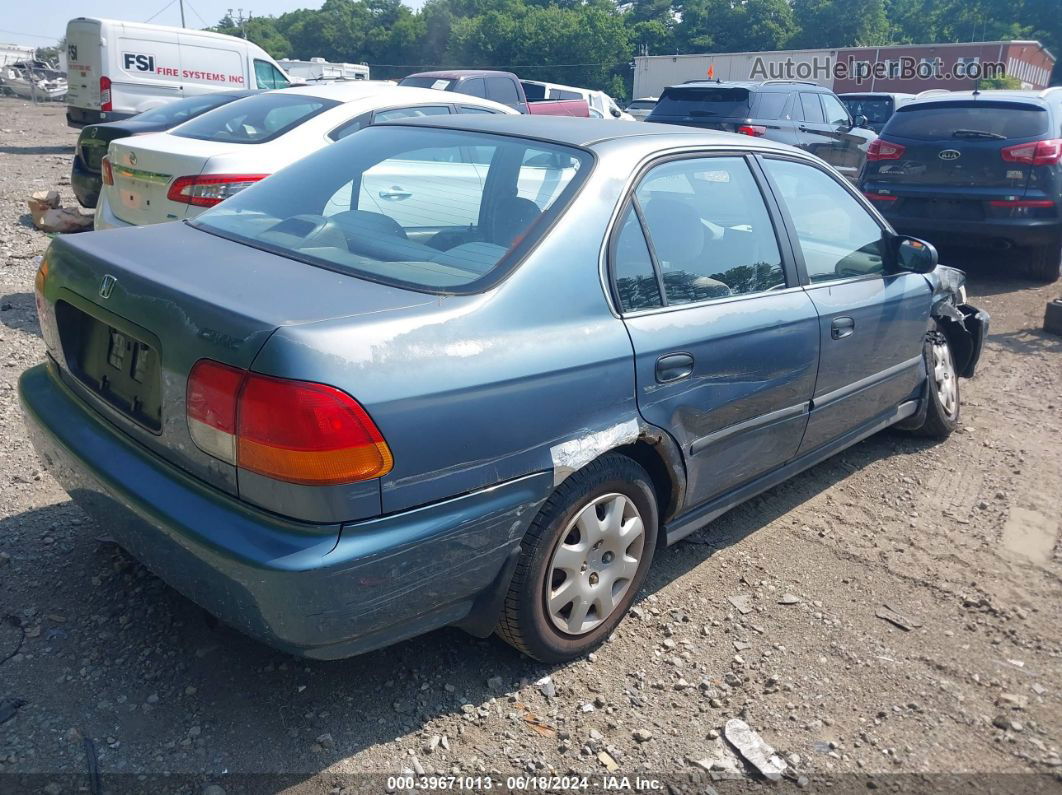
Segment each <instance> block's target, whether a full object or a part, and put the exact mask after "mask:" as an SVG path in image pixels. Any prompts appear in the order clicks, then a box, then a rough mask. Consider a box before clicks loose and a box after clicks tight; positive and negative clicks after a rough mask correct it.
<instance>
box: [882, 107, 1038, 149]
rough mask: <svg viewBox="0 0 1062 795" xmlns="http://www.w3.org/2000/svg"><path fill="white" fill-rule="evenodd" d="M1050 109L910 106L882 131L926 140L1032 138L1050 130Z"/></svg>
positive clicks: (897, 114)
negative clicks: (1048, 128) (1048, 127)
mask: <svg viewBox="0 0 1062 795" xmlns="http://www.w3.org/2000/svg"><path fill="white" fill-rule="evenodd" d="M1047 117H1048V114H1047V110H1046V109H1044V108H1039V107H1036V106H1033V105H1022V104H1019V103H1010V104H1003V103H999V104H993V105H990V104H988V103H986V102H977V101H976V100H975V101H974V102H962V103H960V102H949V103H947V104H945V103H934V104H926V105H907V106H905V107H902V108H900V109H899V110H897V111H896V113H895V114H894V115H893V117H892V118H891V119H889V122H888V124H886V125H885V129H884V130H882V134H886V133H887V134H890V135H897V136H899V137H901V138H915V139H921V140H925V141H939V140H941V139H944V138H1000V139H1004V138H1033V137H1035V136H1038V135H1045V134H1046V133H1047V124H1048V118H1047Z"/></svg>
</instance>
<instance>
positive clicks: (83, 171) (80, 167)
mask: <svg viewBox="0 0 1062 795" xmlns="http://www.w3.org/2000/svg"><path fill="white" fill-rule="evenodd" d="M102 186H103V177H101V176H100V174H99V173H98V172H96V171H89V169H88V168H87V167H86V166H85V164H84V163H83V162H82V161H81V155H80V154H77V155H74V165H73V166H72V167H71V169H70V187H71V188H73V190H74V196H76V197H77V200H78V202H80V203H81V206H82V207H95V206H96V204H97V203H98V202H99V199H100V188H101V187H102Z"/></svg>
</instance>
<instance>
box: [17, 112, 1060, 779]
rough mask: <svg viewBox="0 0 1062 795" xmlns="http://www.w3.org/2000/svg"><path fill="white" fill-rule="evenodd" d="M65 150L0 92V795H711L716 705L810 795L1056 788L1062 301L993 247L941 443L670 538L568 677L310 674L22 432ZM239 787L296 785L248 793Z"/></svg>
mask: <svg viewBox="0 0 1062 795" xmlns="http://www.w3.org/2000/svg"><path fill="white" fill-rule="evenodd" d="M75 138H76V135H75V133H74V132H73V131H71V130H68V129H67V128H66V126H65V123H64V118H63V108H62V106H59V105H56V106H52V107H50V108H43V107H36V108H35V107H33V106H31V105H29V104H28V103H25V102H19V101H16V100H13V99H2V100H0V323H2V325H0V438H2V445H0V614H2V615H3V621H2V622H0V659H4V658H7V659H6V660H4V662H2V663H0V721H3V722H2V724H0V791H3V790H5V789H6V790H7V791H12V790H13V789H16V788H20V787H25V788H37V789H42V790H44V791H47V792H49V793H56V792H74V791H79V790H80V791H92V789H91V787H92V786H93V784H92V777H91V775H90V771H91V764H92V763H93V761H94V760H95V761H97V762H98V769H99V770H100V771H101V772H102V773H103V774H104V776H105V777H107V778H105V780H104V789H105V790H106V791H120V790H122V789H125V788H141V789H142V790H143V791H185V792H200V791H203V790H205V791H209V792H210V793H212V794H213V793H218V792H219V791H220V790H219V789H218V788H219V787H220V788H223V789H224V790H225V791H227V792H238V791H244V790H245V789H248V788H254V787H257V788H258V789H260V790H263V791H270V790H275V789H279V788H280V786H281V785H282V784H286V785H290V786H293V787H295V788H296V789H297V790H298V791H307V792H330V791H331V792H338V791H340V790H341V789H343V788H349V789H350V790H351V791H371V792H383V791H384V790H385V789H387V786H388V785H387V781H386V779H385V778H383V777H379V778H375V779H366V778H358V777H357V776H355V775H354V774H359V773H366V772H373V773H377V774H383V775H386V774H389V773H391V774H393V773H401V772H402V771H406V772H408V773H409V774H416V775H419V774H420V773H425V774H427V775H431V774H450V773H454V772H457V773H462V774H468V775H478V776H485V775H489V776H492V777H493V779H492V780H493V782H495V788H498V787H499V786H502V785H504V783H505V781H506V777H507V776H510V775H519V774H535V775H548V774H552V773H556V774H566V773H569V772H578V773H583V774H587V775H589V776H591V778H590V783H591V785H594V786H600V785H601V783H602V782H601V776H602V775H604V774H606V773H608V772H609V771H610V770H615V772H616V774H617V775H627V776H631V777H633V776H641V777H643V778H645V779H647V780H651V781H656V782H658V783H662V784H666V785H669V786H670V787H671V791H673V792H689V793H693V792H709V791H711V789H710V788H711V787H714V788H716V789H717V790H718V791H720V792H725V791H730V789H728V788H729V787H738V788H741V787H742V786H743V785H742V784H741V782H745V783H746V784H748V783H750V782H753V781H755V780H756V777H755V775H754V774H753V772H752V769H751V768H750V767H748V766H746V765H744V764H743V763H742V762H741V761H739V759H738V757H737V756H736V755H735V753H734V751H733V749H732V747H731V746H729V745H728V744H727V743H726V742H725V740H724V738H723V737H721V735H720V733H721V732H722V731H723V728H724V726H725V724H726V723H727V721H728V720H729V719H732V718H741V719H743V720H744V721H746V722H747V723H748V724H749V725H750V726H751V727H752V728H753V729H754V730H756V731H757V732H759V733H760V734H761V736H762V737H763V738H764V739H765V740H767V742H769V743H770V744H771V745H773V746H774V748H776V749H777V750H778V752H779V754H781V755H782V756H783V758H784V759H786V760H787V762H788V765H789V767H790V768H791V769H792V770H791V772H790V774H791V775H793V777H794V779H796V778H799V784H800V785H801V786H804V787H806V788H807V790H809V791H820V790H823V789H826V788H827V787H830V788H831V791H832V792H839V791H846V790H847V789H849V788H851V789H855V790H864V789H866V787H867V783H866V781H865V780H861V779H857V777H856V775H855V774H858V775H865V774H880V775H876V776H875V779H874V781H872V782H871V785H872V786H875V787H880V788H884V789H888V790H891V789H900V790H905V791H912V792H914V791H917V792H925V791H933V790H936V789H942V788H944V786H945V785H946V784H947V785H948V786H954V787H956V789H955V791H967V790H968V789H980V788H982V787H987V788H990V789H991V788H994V789H995V791H999V792H1004V791H1006V792H1022V791H1033V790H1036V791H1044V792H1046V791H1056V792H1057V791H1059V790H1058V789H1057V787H1059V785H1060V779H1059V771H1062V758H1060V752H1062V582H1060V577H1062V548H1060V546H1059V543H1058V535H1059V517H1060V515H1062V339H1060V338H1057V337H1051V336H1049V335H1047V334H1044V333H1043V332H1042V331H1040V330H1039V328H1040V325H1041V322H1042V318H1043V313H1044V304H1045V301H1047V300H1048V299H1049V298H1053V297H1056V296H1057V295H1059V294H1062V284H1060V285H1055V286H1051V287H1037V286H1035V285H1031V284H1030V283H1028V282H1026V281H1024V280H1021V279H1019V278H1013V277H1012V276H1011V275H1009V273H1008V271H1009V270H1010V269H1012V268H1014V266H1015V265H1016V258H1015V257H1013V256H1011V257H1004V258H1001V259H997V260H995V261H985V262H980V263H977V262H972V261H970V260H968V259H963V258H962V256H963V255H956V256H950V255H949V256H948V257H945V261H946V262H948V263H950V264H954V265H958V266H963V267H967V266H968V267H969V270H970V281H969V285H968V286H969V292H970V300H971V302H972V303H974V304H976V305H978V306H981V307H983V308H985V309H987V310H988V311H989V312H990V313H991V315H992V332H991V337H990V340H989V343H988V348H987V350H986V352H985V354H984V357H983V358H982V363H981V366H980V372H979V374H978V376H977V377H976V378H975V379H973V380H972V381H969V382H963V384H962V388H963V390H964V395H963V396H964V403H965V406H964V410H963V411H964V413H963V418H962V427H961V429H960V432H958V433H956V434H955V435H953V436H952V437H951V438H950V439H949V440H948V441H947V442H945V443H942V444H931V443H927V442H925V441H919V440H915V439H912V438H909V437H906V436H903V435H901V434H899V433H895V432H886V433H882V434H879V435H877V436H875V437H873V438H871V439H869V440H867V441H865V442H863V443H861V444H859V445H857V446H856V447H854V448H852V449H850V450H848V451H847V452H845V453H843V454H841V455H838V456H836V457H834V458H832V459H830V460H829V461H827V462H825V463H823V464H821V465H819V466H817V467H815V468H814V469H812V470H810V471H808V472H806V473H804V474H802V475H800V476H799V477H797V478H795V479H793V480H792V481H790V482H788V483H786V484H784V485H783V486H780V487H779V488H776V489H773V490H772V491H770V492H768V493H766V494H764V495H763V496H761V497H759V498H756V499H754V500H752V501H751V502H749V503H748V504H746V505H744V506H742V507H740V508H738V509H736V510H734V511H732V512H731V513H729V514H727V515H725V516H724V517H723V518H721V519H719V520H717V521H716V522H714V523H713V524H711V525H710V526H709V527H706V528H705V529H703V530H702V531H700V532H698V533H697V534H695V535H694V536H693V537H691V538H690V539H689V540H688V541H686V542H683V543H680V544H679V545H677V546H675V547H673V548H671V549H669V550H667V551H664V552H662V553H661V554H659V555H658V556H657V559H656V562H655V565H654V568H653V571H652V572H651V574H650V579H649V585H648V587H647V589H646V590H645V592H644V594H643V595H642V598H641V599H640V601H639V602H638V604H637V606H636V608H635V609H634V611H633V614H632V615H631V616H629V617H628V619H627V620H625V621H624V622H623V624H621V626H620V628H619V630H618V631H617V632H616V634H615V636H614V637H613V638H612V640H611V641H610V642H608V643H607V644H605V645H604V646H603V647H601V649H600V650H599V651H598V652H597V653H596V654H594V655H593V656H592V658H591V659H588V660H584V661H580V662H576V663H573V664H569V665H563V666H559V667H551V666H544V665H539V664H536V663H534V662H532V661H530V660H528V659H526V658H522V657H521V656H520V655H518V654H517V653H515V652H514V651H513V650H511V649H510V648H509V647H508V646H506V645H504V644H503V643H501V642H500V641H498V640H496V639H490V640H485V641H484V640H475V639H472V638H470V637H469V636H467V635H465V634H463V633H461V632H460V631H457V630H445V631H440V632H436V633H434V634H432V635H429V636H427V637H422V638H419V639H415V640H411V641H408V642H406V643H402V644H400V645H398V646H396V647H393V648H390V649H386V650H383V651H379V652H375V653H372V654H367V655H365V656H362V657H359V658H355V659H351V660H346V661H341V662H332V663H321V662H309V661H306V660H301V659H296V658H292V657H289V656H286V655H284V654H281V653H278V652H276V651H273V650H271V649H269V648H267V647H265V646H262V645H260V644H259V643H257V642H255V641H252V640H249V639H247V638H245V637H243V636H241V635H239V634H237V633H235V632H234V631H232V630H229V629H227V628H225V627H224V626H218V625H217V624H216V623H215V622H212V621H210V620H208V619H207V617H206V616H205V614H204V612H203V611H202V610H200V609H199V608H198V607H196V606H195V605H194V604H192V603H191V602H189V601H187V600H186V599H184V598H183V597H181V596H180V595H178V594H177V593H175V592H174V591H172V590H170V589H169V588H168V587H167V586H166V585H164V584H163V583H162V582H160V581H159V580H158V579H156V578H155V577H154V576H153V575H152V574H150V573H149V572H148V571H146V570H145V569H143V568H142V567H141V566H140V565H138V564H137V563H136V562H134V561H133V560H132V559H130V558H129V557H127V556H126V555H125V554H124V553H123V552H122V551H121V550H120V549H118V548H117V547H115V546H114V545H113V544H111V543H110V542H109V541H108V539H107V528H106V527H105V526H100V525H97V524H95V523H94V522H92V521H91V520H89V519H88V518H87V517H86V516H85V515H84V514H82V512H81V511H80V510H79V509H78V508H77V507H76V506H75V505H73V504H72V503H71V502H70V500H69V499H68V498H67V495H66V494H65V493H64V492H63V491H62V490H61V489H60V488H59V487H58V486H57V485H56V483H55V482H54V481H52V479H51V478H50V477H49V475H48V474H47V473H45V472H43V471H42V468H41V464H40V463H39V462H38V460H37V457H36V455H35V454H34V452H33V449H32V448H31V446H30V443H29V441H28V440H27V438H26V435H25V431H24V428H23V423H22V419H21V415H20V411H19V408H18V402H17V398H16V392H15V387H16V381H17V378H18V376H19V373H20V372H21V371H22V370H23V369H25V368H26V367H29V366H30V365H32V364H35V363H37V362H39V361H40V360H41V359H42V357H43V356H44V347H43V344H42V343H41V340H40V336H39V329H38V326H37V323H36V315H35V308H34V300H33V293H32V291H33V278H34V273H35V271H36V268H37V262H36V259H35V258H36V257H38V256H39V255H40V254H42V253H43V252H44V250H45V247H46V246H47V244H48V238H47V236H46V235H44V234H42V233H40V232H37V231H35V230H34V229H33V228H32V226H31V225H30V221H29V217H28V216H27V214H26V206H25V199H26V197H27V196H28V195H29V193H30V192H31V191H33V190H42V189H48V188H53V187H55V186H57V185H60V186H62V187H61V188H60V190H61V193H62V197H63V201H64V204H68V205H73V204H74V199H73V195H72V194H71V193H70V188H69V185H68V182H69V180H68V175H69V166H70V159H71V154H72V151H73V144H74V141H75ZM886 604H887V605H888V606H889V607H890V608H891V609H892V610H893V611H894V612H895V613H898V614H900V616H901V617H899V618H898V620H899V621H900V622H901V623H904V624H906V626H907V627H908V629H906V630H905V629H902V628H900V627H899V626H897V625H896V624H894V623H891V622H890V621H889V620H885V619H883V618H880V617H878V613H879V612H881V611H883V609H884V606H885V605H886ZM893 617H894V618H896V616H893ZM544 677H549V679H548V680H543V678H544ZM12 699H15V700H23V701H24V702H25V703H24V704H22V705H21V706H20V707H19V708H17V709H15V708H14V707H13V705H12V702H11V700H12ZM5 702H6V703H5ZM15 703H17V702H15ZM12 710H14V712H15V714H14V716H13V717H10V719H6V720H5V718H6V717H7V715H5V712H7V713H10V712H11V711H12ZM792 771H795V773H793V772H792ZM262 773H284V774H287V777H286V778H284V779H279V778H268V777H265V778H246V777H244V774H262ZM11 774H36V775H35V776H33V777H31V778H21V779H20V778H16V777H15V776H14V775H11ZM114 774H129V775H127V776H125V777H124V778H123V777H121V776H116V777H113V778H111V776H112V775H114ZM897 774H915V775H911V776H903V775H897ZM943 774H961V776H960V778H958V779H947V778H945V777H944V776H943ZM727 779H733V781H727ZM631 783H632V786H633V779H631ZM778 786H779V787H786V786H795V781H794V780H793V779H791V780H790V783H789V784H788V785H787V784H786V783H785V782H783V783H782V784H781V785H778Z"/></svg>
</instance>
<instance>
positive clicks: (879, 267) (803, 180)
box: [764, 158, 885, 284]
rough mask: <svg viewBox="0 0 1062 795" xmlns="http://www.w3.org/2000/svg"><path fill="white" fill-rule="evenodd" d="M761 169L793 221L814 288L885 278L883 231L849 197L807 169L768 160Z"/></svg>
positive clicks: (822, 174)
mask: <svg viewBox="0 0 1062 795" xmlns="http://www.w3.org/2000/svg"><path fill="white" fill-rule="evenodd" d="M764 164H765V166H766V168H767V172H768V173H769V174H770V175H771V177H772V178H773V180H774V182H775V184H776V185H777V186H778V190H779V191H780V192H781V195H782V201H784V202H785V204H786V207H787V208H788V210H789V215H790V217H791V218H792V219H793V225H794V226H795V227H796V235H797V238H798V242H799V243H800V250H801V252H802V253H803V255H804V264H805V266H806V268H807V272H808V278H809V279H810V280H811V282H812V283H813V284H814V283H816V282H828V281H831V280H834V279H845V278H850V277H853V276H867V275H873V274H880V273H884V271H885V261H884V255H885V241H884V237H883V233H882V229H881V227H880V226H878V223H877V221H875V220H874V218H873V217H872V216H871V215H870V213H869V212H867V210H866V209H865V208H864V207H863V205H861V204H860V203H859V202H858V201H857V200H856V199H855V197H854V196H852V194H850V193H849V192H848V191H847V190H845V189H844V188H843V187H841V185H840V184H838V183H837V181H836V180H834V179H833V177H831V176H829V175H828V174H826V173H825V172H823V171H820V170H819V169H818V168H816V167H814V166H810V165H807V164H806V163H795V162H793V161H792V160H775V159H773V158H768V159H766V160H764Z"/></svg>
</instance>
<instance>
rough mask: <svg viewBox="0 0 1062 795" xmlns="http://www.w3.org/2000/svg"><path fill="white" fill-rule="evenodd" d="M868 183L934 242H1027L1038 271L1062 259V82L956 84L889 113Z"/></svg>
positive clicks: (871, 193)
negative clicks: (999, 86) (985, 87)
mask: <svg viewBox="0 0 1062 795" xmlns="http://www.w3.org/2000/svg"><path fill="white" fill-rule="evenodd" d="M860 188H861V189H862V190H863V192H864V193H865V194H866V195H867V197H868V198H870V199H871V200H872V201H873V202H874V204H875V205H876V206H877V207H878V209H879V210H880V211H881V212H882V214H884V216H885V217H886V218H887V219H888V220H889V221H890V222H891V223H892V225H893V226H894V227H895V228H896V229H897V230H899V231H901V232H903V233H905V234H912V235H919V236H921V237H925V238H927V239H929V240H930V241H932V242H935V243H942V244H952V245H957V246H978V247H983V246H990V247H993V248H998V249H1000V250H1007V249H1011V248H1013V247H1015V246H1022V247H1026V248H1028V254H1027V257H1026V260H1025V267H1026V270H1027V272H1028V273H1029V275H1030V276H1032V277H1034V278H1036V279H1038V280H1041V281H1047V282H1053V281H1054V280H1056V279H1057V278H1058V275H1059V263H1060V261H1062V87H1058V88H1049V89H1047V90H1045V91H1039V92H1037V91H981V92H976V91H975V92H965V91H964V92H956V93H952V94H947V95H941V96H934V97H932V98H928V97H927V98H926V99H922V100H916V101H914V102H911V103H910V104H908V105H904V106H903V107H901V108H900V109H899V110H897V111H896V113H895V114H894V115H893V117H892V118H891V119H889V121H888V123H887V124H886V125H885V129H884V130H882V132H881V137H880V138H879V139H878V140H877V141H875V142H874V143H873V144H872V145H871V148H870V152H869V153H868V155H867V164H866V168H865V169H864V172H863V175H862V177H861V179H860Z"/></svg>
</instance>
